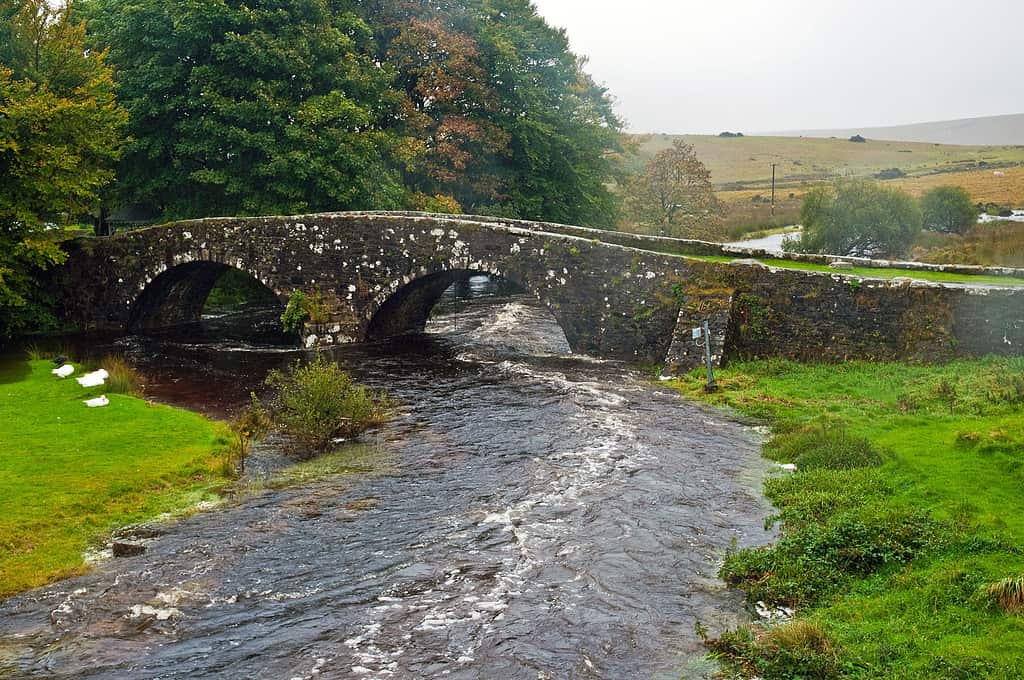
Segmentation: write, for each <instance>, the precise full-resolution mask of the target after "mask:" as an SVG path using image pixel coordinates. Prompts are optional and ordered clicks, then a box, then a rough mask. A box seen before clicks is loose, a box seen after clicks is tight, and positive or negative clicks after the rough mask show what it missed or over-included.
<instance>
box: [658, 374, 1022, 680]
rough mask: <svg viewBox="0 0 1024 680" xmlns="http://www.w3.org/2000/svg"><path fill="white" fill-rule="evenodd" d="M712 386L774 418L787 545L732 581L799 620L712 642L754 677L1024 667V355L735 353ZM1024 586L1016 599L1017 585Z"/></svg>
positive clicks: (693, 388)
mask: <svg viewBox="0 0 1024 680" xmlns="http://www.w3.org/2000/svg"><path fill="white" fill-rule="evenodd" d="M718 379H719V384H720V385H721V387H722V389H721V391H720V392H718V393H716V394H714V395H710V396H706V395H704V393H703V391H702V389H701V379H700V376H699V372H694V373H693V374H691V375H689V376H685V377H684V378H683V379H681V380H680V381H678V382H677V383H676V385H677V387H678V388H679V389H680V390H682V391H683V392H684V393H685V394H687V395H689V396H692V397H697V398H701V399H706V400H709V401H711V402H713V403H715V404H720V405H725V406H729V407H731V408H733V409H735V410H738V411H739V412H741V413H744V414H746V415H749V416H754V417H756V418H759V419H764V420H766V421H767V422H769V423H770V424H771V426H772V432H773V437H772V439H771V440H770V441H769V443H768V444H767V445H766V447H765V454H766V455H767V456H768V457H770V458H772V459H774V460H776V461H778V462H779V463H781V464H789V463H792V464H795V465H796V471H795V472H793V473H787V472H785V471H784V470H782V468H780V473H779V476H777V477H775V478H773V479H771V480H769V481H768V483H767V484H766V493H767V495H768V497H769V498H770V499H771V500H772V501H773V502H774V504H775V506H776V507H777V508H778V513H777V517H776V518H774V519H776V520H777V521H779V522H780V523H781V528H782V532H783V535H782V538H781V539H780V540H779V541H778V542H777V543H776V544H775V545H773V546H771V547H769V548H760V549H758V548H755V549H748V550H735V551H731V552H730V553H729V554H728V556H727V558H726V560H725V565H724V567H723V568H722V571H721V576H722V577H723V578H725V579H726V580H727V581H728V582H729V583H731V584H732V585H735V586H737V587H740V588H742V589H744V590H745V591H746V592H747V593H748V599H749V600H750V601H751V602H757V601H762V602H765V603H767V604H768V605H769V606H771V605H781V606H787V607H794V608H796V610H797V615H796V617H797V618H796V620H795V621H793V622H791V623H783V624H776V625H771V626H767V627H762V626H753V627H748V628H741V629H740V630H738V631H735V632H732V633H728V634H726V635H723V636H722V637H720V638H719V639H717V640H713V641H709V643H710V646H711V647H712V649H714V650H715V651H717V652H718V654H719V655H721V656H722V657H723V658H724V659H725V660H726V661H728V662H731V663H732V664H733V667H734V669H735V670H736V671H737V672H739V673H741V674H744V675H747V676H753V675H759V676H761V677H763V678H765V679H766V680H770V679H771V678H791V677H795V676H801V677H858V678H883V677H885V678H889V677H900V678H935V677H946V678H958V677H963V678H967V677H970V678H981V677H985V678H1017V677H1021V676H1022V675H1024V617H1022V616H1020V609H1019V608H1018V607H1020V606H1021V605H1024V600H1022V594H1021V593H1020V592H1019V589H1015V587H1014V583H1013V581H1008V580H1005V579H1013V578H1016V577H1021V576H1022V575H1024V550H1022V549H1021V548H1020V546H1021V545H1024V494H1021V487H1022V482H1024V466H1022V463H1024V431H1022V427H1021V425H1022V423H1024V359H1020V358H1015V359H984V360H976V361H957V362H953V363H951V364H948V365H946V366H908V365H903V364H869V363H848V364H840V365H822V366H810V365H800V364H794V363H790V362H785V361H759V362H750V363H736V364H733V365H731V366H730V367H729V368H728V369H725V370H722V371H720V373H719V376H718ZM1015 591H1016V592H1017V594H1016V595H1014V592H1015Z"/></svg>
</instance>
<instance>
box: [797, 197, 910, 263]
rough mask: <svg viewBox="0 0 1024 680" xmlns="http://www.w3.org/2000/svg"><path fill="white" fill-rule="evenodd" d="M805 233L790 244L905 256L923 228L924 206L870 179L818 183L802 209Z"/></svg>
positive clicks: (836, 252)
mask: <svg viewBox="0 0 1024 680" xmlns="http://www.w3.org/2000/svg"><path fill="white" fill-rule="evenodd" d="M800 219H801V222H802V223H803V225H804V233H803V236H802V237H801V238H800V240H799V241H796V242H792V241H789V242H787V243H786V244H785V247H787V248H788V249H790V250H800V251H803V252H810V253H828V254H831V255H862V256H881V257H902V256H903V255H905V254H906V253H907V251H909V249H910V247H911V246H912V245H913V244H914V241H915V240H916V239H917V236H918V234H920V233H921V220H922V218H921V210H920V208H919V207H918V205H917V202H916V201H914V199H913V198H911V197H910V196H909V195H907V194H906V193H904V192H903V191H900V190H899V189H896V188H894V187H886V186H882V185H880V184H877V183H875V182H871V181H868V180H862V179H855V180H843V181H839V182H836V183H835V184H832V185H828V186H820V187H815V188H813V189H811V190H810V191H808V192H807V193H806V194H805V195H804V201H803V206H802V208H801V209H800Z"/></svg>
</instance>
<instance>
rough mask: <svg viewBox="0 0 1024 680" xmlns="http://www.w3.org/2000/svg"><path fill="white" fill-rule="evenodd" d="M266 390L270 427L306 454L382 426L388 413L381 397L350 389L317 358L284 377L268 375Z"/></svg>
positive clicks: (344, 377) (342, 375) (336, 370)
mask: <svg viewBox="0 0 1024 680" xmlns="http://www.w3.org/2000/svg"><path fill="white" fill-rule="evenodd" d="M267 384H268V385H270V386H272V387H274V388H276V390H277V396H276V399H275V407H274V416H273V418H274V422H275V423H276V424H277V425H278V426H280V427H281V429H282V430H283V431H284V432H285V433H286V434H287V435H289V436H290V437H291V439H292V441H293V442H295V444H296V445H297V448H298V449H300V450H303V451H306V452H313V453H319V452H322V451H324V450H326V449H327V448H328V447H329V446H330V445H331V443H332V442H333V441H334V440H335V439H336V438H338V437H351V436H354V435H356V434H359V433H360V432H362V431H364V430H366V429H368V428H369V427H371V426H373V425H375V424H378V423H381V422H383V421H384V420H385V419H386V417H387V415H388V413H389V411H390V410H391V407H392V404H391V402H390V401H389V400H388V398H387V396H386V395H385V394H384V393H377V394H375V393H373V392H372V391H370V390H369V389H367V388H366V387H364V386H362V385H359V384H357V383H355V382H354V381H353V380H352V377H351V376H349V374H348V373H346V372H345V371H343V370H342V369H341V368H340V367H339V366H338V365H337V364H335V363H333V362H329V361H327V360H326V359H324V357H323V356H322V355H317V357H316V360H315V361H314V362H313V363H310V364H302V363H301V362H298V361H297V362H296V363H295V364H294V365H293V366H292V367H291V369H289V371H288V372H287V373H281V372H280V371H272V372H271V373H270V375H269V376H267Z"/></svg>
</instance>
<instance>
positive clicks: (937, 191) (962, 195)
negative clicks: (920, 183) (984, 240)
mask: <svg viewBox="0 0 1024 680" xmlns="http://www.w3.org/2000/svg"><path fill="white" fill-rule="evenodd" d="M921 211H922V213H923V214H924V228H925V229H930V230H932V231H941V232H945V233H948V234H966V233H967V232H968V231H970V229H971V227H973V226H974V225H975V224H977V223H978V208H977V206H976V205H975V204H974V203H973V202H972V201H971V194H970V193H968V191H967V190H966V189H964V188H963V187H957V186H946V187H935V188H934V189H930V190H929V191H927V192H925V194H924V195H923V196H921Z"/></svg>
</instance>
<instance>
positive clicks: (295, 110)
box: [86, 0, 413, 218]
mask: <svg viewBox="0 0 1024 680" xmlns="http://www.w3.org/2000/svg"><path fill="white" fill-rule="evenodd" d="M356 5H357V3H356V2H354V1H349V0H253V1H252V2H246V3H240V2H234V1H230V2H186V3H180V2H166V1H165V0H87V5H86V7H87V11H88V13H89V16H90V17H91V19H92V21H91V23H90V30H91V31H93V34H94V42H95V43H96V44H98V45H107V46H109V49H110V60H111V61H112V62H113V63H114V65H115V66H116V67H117V75H118V92H119V95H120V97H121V99H122V101H123V102H124V104H125V106H127V108H128V109H129V111H130V113H131V126H130V132H131V134H132V137H133V138H134V141H133V142H132V144H131V145H130V146H129V147H128V149H127V152H126V154H125V157H124V160H123V162H122V164H121V173H120V179H121V181H122V187H123V189H124V198H125V199H126V200H130V201H133V202H144V203H148V204H151V205H153V206H155V207H157V208H158V209H160V210H161V212H162V213H163V216H164V217H167V218H175V217H203V216H209V215H245V214H250V215H251V214H282V213H283V214H295V213H301V212H307V211H318V210H339V209H364V208H390V209H395V208H404V207H407V205H408V200H407V199H408V196H407V192H406V190H405V188H404V187H403V185H402V182H401V176H400V173H399V172H398V168H400V167H401V166H402V165H403V164H404V163H406V162H407V161H408V160H409V158H410V157H411V156H412V155H413V150H412V148H411V146H410V140H408V139H406V138H404V137H403V136H401V135H400V134H396V132H395V126H394V122H395V121H396V120H398V119H400V118H401V117H402V115H403V112H402V105H403V103H402V97H401V95H400V94H399V93H398V92H396V91H395V90H394V89H393V88H391V86H390V82H391V79H392V75H393V74H392V71H391V69H389V68H386V67H383V65H381V64H378V63H375V60H374V58H373V43H372V33H371V31H370V28H369V27H368V26H367V25H366V24H365V22H363V21H362V19H360V18H359V16H358V15H357V14H356V12H355V10H356Z"/></svg>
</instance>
